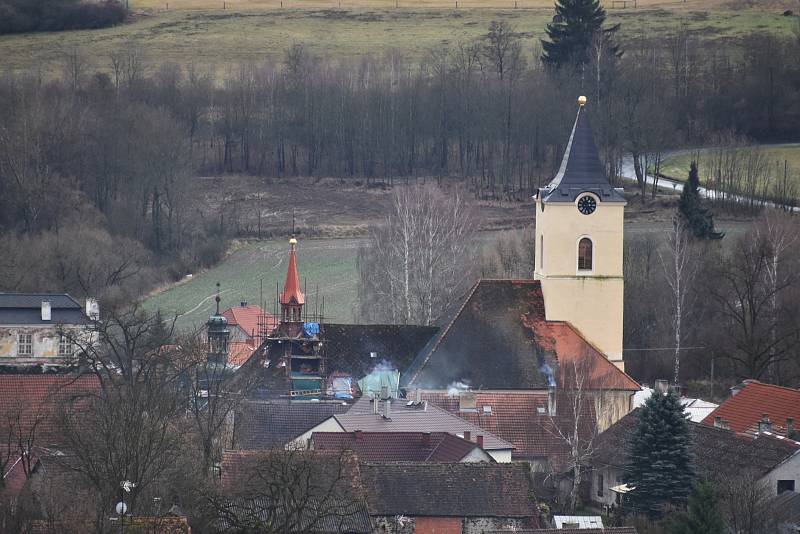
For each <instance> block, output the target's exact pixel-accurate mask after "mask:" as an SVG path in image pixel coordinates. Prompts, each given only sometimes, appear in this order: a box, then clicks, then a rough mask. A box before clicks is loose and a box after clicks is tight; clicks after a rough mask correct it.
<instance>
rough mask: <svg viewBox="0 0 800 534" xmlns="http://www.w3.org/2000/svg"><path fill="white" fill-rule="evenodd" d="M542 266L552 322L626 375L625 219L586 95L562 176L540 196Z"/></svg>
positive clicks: (538, 247)
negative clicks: (568, 329) (566, 325)
mask: <svg viewBox="0 0 800 534" xmlns="http://www.w3.org/2000/svg"><path fill="white" fill-rule="evenodd" d="M535 200H536V244H535V246H536V268H535V271H534V277H535V278H536V279H537V280H540V281H541V284H542V292H543V293H544V300H545V313H546V315H547V320H549V321H567V322H569V323H570V324H571V325H572V326H573V327H575V328H576V329H577V330H578V331H579V332H580V333H581V334H583V336H584V337H585V338H586V339H587V340H588V341H589V342H591V343H592V344H593V345H594V346H595V347H597V348H598V349H599V350H600V351H602V352H603V353H604V354H605V355H606V357H607V358H608V359H609V360H611V361H612V362H613V363H614V364H615V365H617V366H618V367H619V368H620V369H623V370H624V364H623V361H622V314H623V288H624V280H623V271H622V251H623V216H624V212H625V205H626V201H625V198H624V197H623V196H622V193H621V190H619V189H616V188H614V187H613V186H612V185H611V183H610V182H609V181H608V179H607V178H606V175H605V169H604V168H603V165H602V163H601V162H600V158H599V156H598V154H597V147H596V146H595V142H594V136H593V134H592V128H591V126H590V124H589V112H588V111H587V107H586V97H583V96H582V97H580V98H579V99H578V116H577V117H576V119H575V125H574V126H573V128H572V134H571V135H570V138H569V143H568V144H567V149H566V151H565V153H564V158H563V160H562V161H561V167H560V168H559V170H558V174H556V176H555V178H553V180H552V181H551V182H550V183H549V184H548V185H547V187H543V188H541V189H540V190H539V191H538V192H537V194H536V196H535Z"/></svg>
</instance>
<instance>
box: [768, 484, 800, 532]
mask: <svg viewBox="0 0 800 534" xmlns="http://www.w3.org/2000/svg"><path fill="white" fill-rule="evenodd" d="M769 505H770V507H771V508H772V511H773V513H774V514H775V518H776V519H777V520H778V521H779V522H781V523H791V524H797V525H800V493H796V492H794V491H784V492H783V493H781V494H780V495H777V496H776V497H773V498H772V499H770V502H769Z"/></svg>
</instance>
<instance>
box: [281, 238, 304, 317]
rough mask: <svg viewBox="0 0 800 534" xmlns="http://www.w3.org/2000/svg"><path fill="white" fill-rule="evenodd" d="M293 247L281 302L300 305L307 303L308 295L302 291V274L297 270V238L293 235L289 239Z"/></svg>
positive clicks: (290, 252)
mask: <svg viewBox="0 0 800 534" xmlns="http://www.w3.org/2000/svg"><path fill="white" fill-rule="evenodd" d="M289 244H290V245H291V246H292V249H291V250H290V251H289V268H288V269H287V270H286V282H284V284H283V293H281V296H280V301H281V304H282V305H284V306H286V305H292V304H294V305H300V306H302V305H303V304H305V303H306V297H305V295H303V292H302V291H300V274H299V273H298V272H297V253H296V251H295V246H296V245H297V239H295V238H294V237H292V238H291V239H290V240H289Z"/></svg>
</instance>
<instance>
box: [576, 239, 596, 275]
mask: <svg viewBox="0 0 800 534" xmlns="http://www.w3.org/2000/svg"><path fill="white" fill-rule="evenodd" d="M592 248H593V246H592V240H591V239H589V238H588V237H582V238H581V240H580V241H579V242H578V270H579V271H591V270H592Z"/></svg>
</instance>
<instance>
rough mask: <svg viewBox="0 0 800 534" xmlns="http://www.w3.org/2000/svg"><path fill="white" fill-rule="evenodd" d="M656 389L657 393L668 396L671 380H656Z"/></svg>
mask: <svg viewBox="0 0 800 534" xmlns="http://www.w3.org/2000/svg"><path fill="white" fill-rule="evenodd" d="M654 389H655V391H656V392H657V393H661V394H666V393H667V392H668V391H669V380H656V386H655V388H654Z"/></svg>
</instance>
